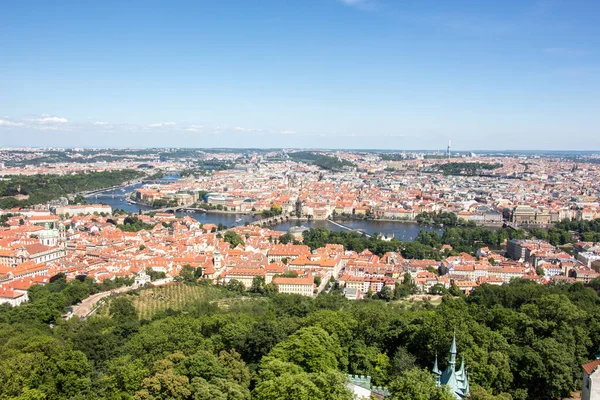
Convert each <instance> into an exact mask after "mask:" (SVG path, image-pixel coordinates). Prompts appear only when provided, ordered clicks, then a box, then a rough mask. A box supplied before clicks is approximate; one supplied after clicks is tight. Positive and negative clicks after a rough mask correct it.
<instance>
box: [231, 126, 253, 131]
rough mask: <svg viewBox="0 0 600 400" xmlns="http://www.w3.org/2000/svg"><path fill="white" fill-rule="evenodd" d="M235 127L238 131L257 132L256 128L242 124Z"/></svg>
mask: <svg viewBox="0 0 600 400" xmlns="http://www.w3.org/2000/svg"><path fill="white" fill-rule="evenodd" d="M233 129H234V130H236V131H239V132H256V129H253V128H242V127H241V126H236V127H235V128H233Z"/></svg>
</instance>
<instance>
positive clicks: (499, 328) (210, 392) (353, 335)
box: [0, 280, 600, 400]
mask: <svg viewBox="0 0 600 400" xmlns="http://www.w3.org/2000/svg"><path fill="white" fill-rule="evenodd" d="M181 284H182V285H183V284H184V283H181ZM207 289H210V290H214V288H207ZM94 290H96V289H94V286H93V285H92V284H91V282H87V281H86V282H79V283H76V282H70V283H65V282H64V281H63V282H62V283H58V284H51V285H50V286H49V287H46V288H37V287H34V288H32V289H31V298H32V301H31V302H30V304H28V305H26V306H21V307H17V308H15V309H11V308H10V307H8V306H2V307H0V321H1V323H0V325H1V326H0V377H1V378H2V379H0V398H3V399H189V400H192V399H239V400H243V399H260V400H275V399H283V400H285V399H290V400H292V399H293V400H303V399H306V400H309V399H331V400H338V399H339V400H342V399H348V400H350V399H351V396H350V394H349V393H348V392H347V390H346V389H345V386H344V381H345V374H347V373H350V374H364V375H370V376H371V377H372V379H373V383H374V384H376V385H383V386H386V387H388V388H389V389H390V391H391V392H392V396H391V398H392V399H417V398H418V399H425V400H427V399H450V398H451V397H449V395H448V393H446V392H444V391H443V390H440V389H436V388H435V386H434V380H433V378H432V376H431V374H430V373H429V372H428V371H429V370H430V369H431V367H432V364H433V361H434V359H435V355H436V353H437V354H438V355H439V356H440V357H439V359H440V364H441V365H440V367H442V368H444V367H445V365H446V355H447V353H448V349H449V346H450V342H451V340H452V335H453V332H454V331H456V337H457V342H458V350H459V357H461V356H464V358H465V363H466V365H467V367H468V371H469V374H470V383H471V387H472V397H471V398H472V399H474V400H481V399H504V400H507V399H522V400H525V399H559V398H562V397H568V396H569V395H570V393H571V392H573V391H575V390H577V389H578V388H579V386H580V384H581V368H580V364H581V363H583V362H585V361H586V360H588V359H590V358H591V357H592V355H593V354H594V353H595V352H596V350H597V347H598V344H600V322H599V321H600V298H599V297H598V290H600V282H594V283H593V284H592V285H590V286H588V287H586V286H584V285H583V284H580V283H578V284H574V285H569V284H560V285H558V284H556V285H547V286H543V285H538V284H536V283H531V282H527V281H523V280H517V281H513V282H512V283H511V284H510V285H505V286H500V287H498V286H487V285H483V286H481V287H479V288H477V289H475V290H474V291H473V293H472V294H471V296H470V297H467V298H465V297H456V298H453V297H450V296H445V297H444V298H443V301H442V304H441V305H439V306H438V307H433V306H431V305H428V304H427V303H426V302H425V303H424V304H423V305H421V306H417V305H413V306H412V307H408V308H407V305H406V304H407V303H401V304H395V303H394V302H389V303H387V302H384V301H379V300H366V301H356V302H351V301H348V300H346V299H345V298H343V297H342V296H339V295H334V294H330V295H322V296H319V297H318V298H316V299H311V298H306V297H301V296H292V295H272V296H270V297H262V296H258V295H256V294H254V295H251V296H249V297H248V296H247V297H244V300H242V299H240V300H239V301H238V300H235V297H234V298H232V297H231V296H232V293H231V292H226V289H225V288H221V289H220V290H222V291H224V292H223V297H227V298H228V299H229V300H230V301H228V302H227V307H224V306H221V305H219V304H220V303H219V302H214V301H211V302H208V301H206V300H202V301H197V302H195V303H192V304H190V305H188V306H186V307H184V308H183V309H180V310H177V311H172V310H166V311H163V312H160V313H158V314H154V316H153V317H152V320H140V319H138V314H137V312H136V310H135V308H134V307H133V306H132V304H131V302H130V301H129V300H128V297H131V296H132V294H131V293H130V294H128V295H127V296H122V297H117V298H115V299H113V300H112V301H111V303H110V309H109V312H108V316H95V317H91V318H89V319H88V320H86V321H78V320H69V321H63V320H62V319H61V318H60V316H59V315H60V313H59V314H58V315H57V310H60V308H61V307H62V306H64V305H65V304H68V303H70V302H74V301H78V300H77V299H80V298H81V296H85V295H86V293H89V292H90V291H91V292H93V291H94ZM134 293H135V292H134ZM211 296H212V295H211ZM236 296H239V295H236ZM255 296H257V297H255ZM213 298H214V296H213ZM49 324H51V325H49Z"/></svg>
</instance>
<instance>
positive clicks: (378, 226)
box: [87, 175, 441, 241]
mask: <svg viewBox="0 0 600 400" xmlns="http://www.w3.org/2000/svg"><path fill="white" fill-rule="evenodd" d="M177 179H179V175H166V176H165V177H164V178H162V179H160V180H159V181H158V183H162V184H169V183H171V182H175V181H176V180H177ZM141 186H143V184H141V183H139V184H136V185H131V186H127V187H125V188H123V189H116V190H111V191H108V192H103V193H101V194H99V195H98V197H97V198H96V196H95V195H93V196H89V197H88V198H87V201H88V203H101V204H107V205H109V206H111V207H112V208H113V209H115V208H120V209H121V210H124V211H127V212H132V213H137V212H138V211H140V210H143V211H145V210H148V209H150V207H146V206H141V205H138V204H129V203H127V202H126V201H125V198H124V197H125V196H126V195H127V194H128V193H131V192H132V191H134V190H135V189H137V188H139V187H141ZM113 196H114V198H113ZM176 215H178V216H184V215H189V216H190V217H192V218H194V219H196V220H198V221H199V222H201V223H203V224H215V225H218V224H223V225H226V226H235V225H244V223H245V222H252V221H254V220H255V218H253V217H252V216H251V215H242V214H216V213H214V214H213V213H185V212H178V213H176ZM256 219H260V216H258V217H257V218H256ZM336 222H338V223H341V224H343V225H345V226H347V227H349V228H352V229H360V230H362V231H364V232H366V233H368V234H373V233H376V232H377V233H379V234H381V235H386V236H388V237H389V236H392V235H393V236H394V237H395V238H396V239H398V240H401V241H412V240H414V239H415V238H416V237H417V235H418V234H419V232H420V231H421V230H425V231H434V230H438V228H434V227H429V226H419V225H417V224H415V223H409V222H401V221H398V222H395V221H365V220H336ZM299 226H304V227H306V228H327V229H329V230H333V231H347V230H345V229H343V228H341V227H339V226H337V225H334V224H332V223H331V222H329V221H323V220H319V221H302V222H301V221H290V222H285V223H282V224H279V225H276V226H275V227H274V228H273V229H275V230H278V231H284V232H286V231H287V230H288V229H290V228H291V227H299ZM440 232H441V230H440Z"/></svg>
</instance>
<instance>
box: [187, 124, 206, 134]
mask: <svg viewBox="0 0 600 400" xmlns="http://www.w3.org/2000/svg"><path fill="white" fill-rule="evenodd" d="M203 129H204V126H203V125H190V126H188V127H187V128H185V129H184V130H185V131H186V132H202V130H203Z"/></svg>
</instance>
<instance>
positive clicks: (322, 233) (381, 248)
mask: <svg viewBox="0 0 600 400" xmlns="http://www.w3.org/2000/svg"><path fill="white" fill-rule="evenodd" d="M525 235H526V232H525V231H523V230H514V229H511V228H502V229H486V228H480V227H475V228H470V227H450V228H446V229H445V230H444V231H443V232H442V233H440V232H436V231H432V232H427V231H420V232H419V235H418V236H417V237H416V238H415V240H414V241H412V242H401V241H399V240H397V239H395V238H393V239H392V240H389V241H387V240H383V239H382V238H381V237H380V236H379V235H378V234H375V235H372V236H371V237H367V236H366V235H362V234H360V233H357V232H346V231H343V232H339V231H330V230H327V229H325V228H313V229H310V230H308V231H305V232H303V243H304V244H306V245H308V246H310V248H311V249H312V250H314V249H317V248H319V247H323V246H325V244H327V243H334V244H342V245H344V247H345V248H346V249H348V250H354V251H356V252H359V253H360V252H362V251H363V250H365V249H369V250H370V251H371V252H373V253H374V254H377V255H380V256H381V255H383V254H384V253H386V252H388V251H397V252H398V251H399V252H401V253H402V256H403V257H404V258H411V259H425V258H427V259H435V260H440V259H441V258H442V257H447V256H450V255H457V254H459V253H461V252H466V253H470V254H474V253H475V252H476V251H477V250H478V249H480V248H481V247H486V246H499V245H501V244H503V243H504V242H505V241H506V240H507V239H523V238H524V237H525ZM444 244H449V245H451V246H452V247H453V250H444V251H443V252H442V251H441V248H442V246H443V245H444Z"/></svg>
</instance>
